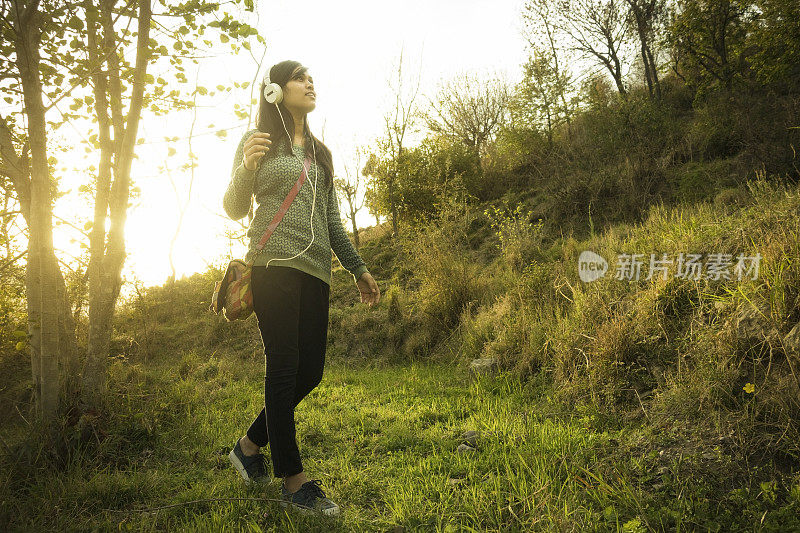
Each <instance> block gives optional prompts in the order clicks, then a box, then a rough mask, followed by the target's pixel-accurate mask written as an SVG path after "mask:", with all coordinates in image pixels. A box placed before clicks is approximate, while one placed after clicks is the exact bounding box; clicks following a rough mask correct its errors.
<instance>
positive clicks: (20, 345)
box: [16, 341, 25, 352]
mask: <svg viewBox="0 0 800 533" xmlns="http://www.w3.org/2000/svg"><path fill="white" fill-rule="evenodd" d="M16 347H17V350H18V351H20V352H21V351H22V350H24V349H25V341H19V342H18V343H17V346H16Z"/></svg>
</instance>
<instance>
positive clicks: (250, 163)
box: [243, 131, 272, 170]
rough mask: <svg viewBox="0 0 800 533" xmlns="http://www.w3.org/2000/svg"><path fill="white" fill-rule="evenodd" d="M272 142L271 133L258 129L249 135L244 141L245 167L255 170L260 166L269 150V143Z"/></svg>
mask: <svg viewBox="0 0 800 533" xmlns="http://www.w3.org/2000/svg"><path fill="white" fill-rule="evenodd" d="M271 144H272V141H271V140H270V139H269V133H264V132H261V131H257V132H255V133H253V134H252V135H251V136H250V137H248V138H247V140H246V141H245V142H244V161H243V163H244V168H246V169H247V170H255V169H256V168H257V167H258V162H259V161H260V160H261V158H262V157H263V156H264V154H266V153H267V152H268V151H269V145H271Z"/></svg>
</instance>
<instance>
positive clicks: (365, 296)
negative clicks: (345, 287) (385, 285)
mask: <svg viewBox="0 0 800 533" xmlns="http://www.w3.org/2000/svg"><path fill="white" fill-rule="evenodd" d="M356 285H357V286H358V292H360V293H361V303H365V304H369V306H370V307H372V306H373V305H376V304H377V303H378V302H379V301H380V299H381V290H380V289H379V288H378V284H377V283H375V280H374V279H373V278H372V274H370V273H369V272H364V273H363V274H361V277H360V278H358V280H356Z"/></svg>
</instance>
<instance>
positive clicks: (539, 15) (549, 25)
mask: <svg viewBox="0 0 800 533" xmlns="http://www.w3.org/2000/svg"><path fill="white" fill-rule="evenodd" d="M555 7H556V6H555V5H554V3H553V2H552V0H529V1H528V2H527V3H526V4H525V7H524V11H523V18H524V20H525V25H526V27H527V32H526V33H527V35H526V37H527V41H528V44H529V46H530V47H531V50H532V51H533V52H532V54H531V57H530V60H529V63H528V64H529V66H530V67H532V68H533V69H536V68H539V69H542V68H545V69H546V70H547V71H549V73H550V76H549V77H550V79H552V80H556V81H557V83H555V84H553V86H552V89H553V90H556V91H557V92H556V93H555V98H556V100H557V101H560V102H561V105H560V106H559V105H557V104H556V101H554V102H553V106H552V107H553V113H554V115H555V117H556V118H558V117H563V119H564V120H565V121H566V122H567V132H568V133H569V134H570V135H571V134H572V117H573V115H574V114H575V113H576V111H577V102H576V101H575V99H574V97H573V98H570V100H569V101H568V100H567V97H568V96H569V94H570V93H571V92H573V81H574V80H573V74H572V73H571V72H570V70H569V69H568V68H564V67H563V66H562V65H563V64H569V62H570V61H571V59H572V58H571V51H570V50H565V49H563V47H562V46H560V45H558V44H557V42H561V41H563V40H564V38H565V37H566V34H565V33H564V31H563V30H562V29H561V28H563V24H562V25H560V24H558V20H559V14H558V12H557V10H556V9H555ZM546 50H549V54H548V53H547V52H546ZM537 56H538V57H537ZM543 58H546V61H547V64H546V65H543V64H542V59H543Z"/></svg>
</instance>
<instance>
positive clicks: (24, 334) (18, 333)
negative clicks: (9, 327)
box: [11, 329, 28, 339]
mask: <svg viewBox="0 0 800 533" xmlns="http://www.w3.org/2000/svg"><path fill="white" fill-rule="evenodd" d="M11 335H13V336H14V337H16V338H18V339H19V338H22V337H27V336H28V332H27V331H23V330H21V329H17V330H14V332H13V333H12V334H11Z"/></svg>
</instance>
